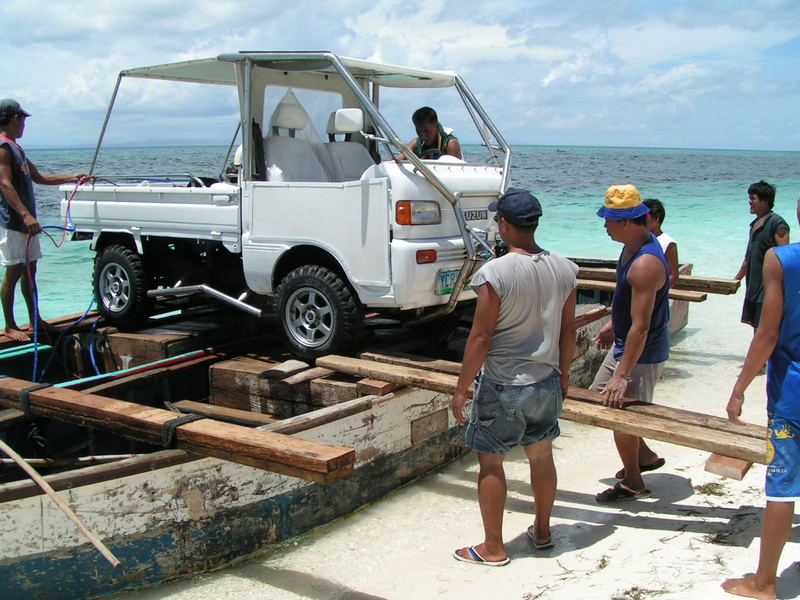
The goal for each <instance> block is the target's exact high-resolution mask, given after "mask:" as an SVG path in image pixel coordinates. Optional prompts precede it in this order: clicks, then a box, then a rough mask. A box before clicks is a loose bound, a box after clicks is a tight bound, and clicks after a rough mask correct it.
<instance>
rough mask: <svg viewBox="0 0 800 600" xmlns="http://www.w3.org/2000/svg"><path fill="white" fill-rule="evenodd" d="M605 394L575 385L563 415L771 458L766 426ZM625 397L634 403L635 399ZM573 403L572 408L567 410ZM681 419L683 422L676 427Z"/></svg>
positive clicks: (413, 371) (370, 370)
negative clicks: (613, 403)
mask: <svg viewBox="0 0 800 600" xmlns="http://www.w3.org/2000/svg"><path fill="white" fill-rule="evenodd" d="M317 364H320V365H322V366H325V367H328V368H331V369H337V370H340V371H343V372H346V373H351V374H355V375H360V376H366V377H376V378H378V379H383V380H385V381H393V382H396V383H404V384H406V385H411V386H414V387H418V388H422V389H428V390H433V391H437V392H442V393H446V394H452V393H453V392H454V391H455V385H456V382H457V376H456V375H453V374H449V373H439V372H436V371H427V370H423V369H418V368H414V367H411V366H405V365H404V366H399V365H393V364H384V363H378V362H375V361H367V360H362V359H356V358H348V357H343V356H336V355H330V356H324V357H321V358H318V359H317ZM456 364H457V363H456ZM470 393H471V392H470ZM601 398H602V397H601V395H600V394H599V393H597V392H592V391H590V390H585V389H582V388H577V387H574V386H570V388H569V392H568V397H567V398H566V399H565V401H564V406H565V409H564V412H563V413H562V415H561V416H562V418H564V419H567V420H573V421H576V422H579V423H588V424H590V425H596V426H599V427H606V428H609V429H614V430H616V431H622V432H623V433H630V434H632V435H639V436H641V437H647V438H651V439H656V440H661V441H665V442H671V443H675V444H679V445H683V446H688V447H691V448H699V449H701V450H707V451H709V452H717V453H719V454H722V455H724V456H731V457H734V458H742V459H745V460H751V461H753V462H764V461H765V460H766V441H765V440H766V431H765V428H763V427H758V426H755V425H747V426H734V425H732V424H730V423H729V422H728V421H727V420H726V419H722V418H721V417H714V416H712V415H703V414H700V413H693V412H691V411H683V410H680V409H676V408H671V407H668V406H659V405H653V404H634V405H628V406H627V407H626V409H625V410H621V409H614V408H609V407H605V406H602V405H601V404H600V402H601ZM625 400H626V402H635V400H634V399H632V398H626V399H625ZM568 405H569V406H570V407H571V409H570V410H567V406H568ZM581 405H585V406H587V407H590V408H586V409H585V410H584V409H582V408H580V406H581ZM676 423H677V424H679V425H680V426H679V427H676Z"/></svg>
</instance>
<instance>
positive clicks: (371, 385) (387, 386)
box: [356, 377, 400, 396]
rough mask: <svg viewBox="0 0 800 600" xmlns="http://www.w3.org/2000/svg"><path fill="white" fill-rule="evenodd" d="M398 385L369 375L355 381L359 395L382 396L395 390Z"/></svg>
mask: <svg viewBox="0 0 800 600" xmlns="http://www.w3.org/2000/svg"><path fill="white" fill-rule="evenodd" d="M399 387H400V384H399V383H392V382H391V381H381V380H380V379H372V378H371V377H366V378H364V379H359V380H358V381H357V382H356V390H357V391H358V395H359V396H370V395H371V396H383V395H384V394H388V393H389V392H393V391H395V390H396V389H397V388H399Z"/></svg>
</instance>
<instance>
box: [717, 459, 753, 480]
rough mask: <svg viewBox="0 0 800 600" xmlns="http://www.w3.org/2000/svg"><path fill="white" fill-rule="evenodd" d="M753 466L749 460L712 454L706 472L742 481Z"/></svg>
mask: <svg viewBox="0 0 800 600" xmlns="http://www.w3.org/2000/svg"><path fill="white" fill-rule="evenodd" d="M752 466H753V463H752V462H751V461H749V460H742V459H741V458H731V457H730V456H721V455H719V454H712V455H711V456H709V457H708V458H707V459H706V467H705V470H706V471H708V472H709V473H714V474H715V475H721V476H722V477H727V478H729V479H736V480H737V481H741V480H742V479H743V478H744V476H745V475H746V474H747V472H748V471H749V470H750V467H752Z"/></svg>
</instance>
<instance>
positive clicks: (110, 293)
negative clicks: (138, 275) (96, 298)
mask: <svg viewBox="0 0 800 600" xmlns="http://www.w3.org/2000/svg"><path fill="white" fill-rule="evenodd" d="M98 287H99V288H100V289H99V290H98V291H99V293H100V301H101V302H102V303H103V306H104V307H105V308H106V309H107V310H109V311H110V312H113V313H118V312H122V311H123V310H125V308H126V307H127V306H128V303H129V302H130V298H131V279H130V277H129V275H128V272H127V271H126V270H125V269H124V268H123V267H122V265H120V264H119V263H113V262H112V263H108V264H107V265H105V266H104V267H103V270H102V271H100V278H99V285H98Z"/></svg>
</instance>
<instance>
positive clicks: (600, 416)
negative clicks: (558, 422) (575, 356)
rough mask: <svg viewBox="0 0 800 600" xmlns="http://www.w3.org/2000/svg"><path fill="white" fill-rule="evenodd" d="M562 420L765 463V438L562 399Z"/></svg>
mask: <svg viewBox="0 0 800 600" xmlns="http://www.w3.org/2000/svg"><path fill="white" fill-rule="evenodd" d="M561 418H562V419H567V420H570V421H574V422H576V423H584V424H586V425H594V426H596V427H604V428H606V429H613V430H614V431H620V432H622V433H627V434H630V435H636V436H640V437H644V438H647V439H652V440H659V441H662V442H669V443H671V444H678V445H680V446H687V447H689V448H697V449H698V450H705V451H707V452H716V453H717V454H722V455H723V456H730V457H733V458H741V459H744V460H749V461H752V462H757V463H761V464H766V462H767V441H766V439H762V440H758V439H756V438H751V437H746V436H743V435H738V434H734V433H729V432H727V431H719V430H715V429H707V428H705V427H700V426H697V425H688V424H685V423H684V424H681V426H680V427H676V426H675V423H674V422H673V421H672V420H670V419H664V418H662V417H653V416H650V415H646V414H641V413H637V412H633V411H631V410H627V409H625V410H622V409H615V408H608V407H605V406H600V405H598V404H593V403H590V402H581V401H577V400H572V399H569V398H568V399H566V400H564V410H563V412H562V413H561Z"/></svg>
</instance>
